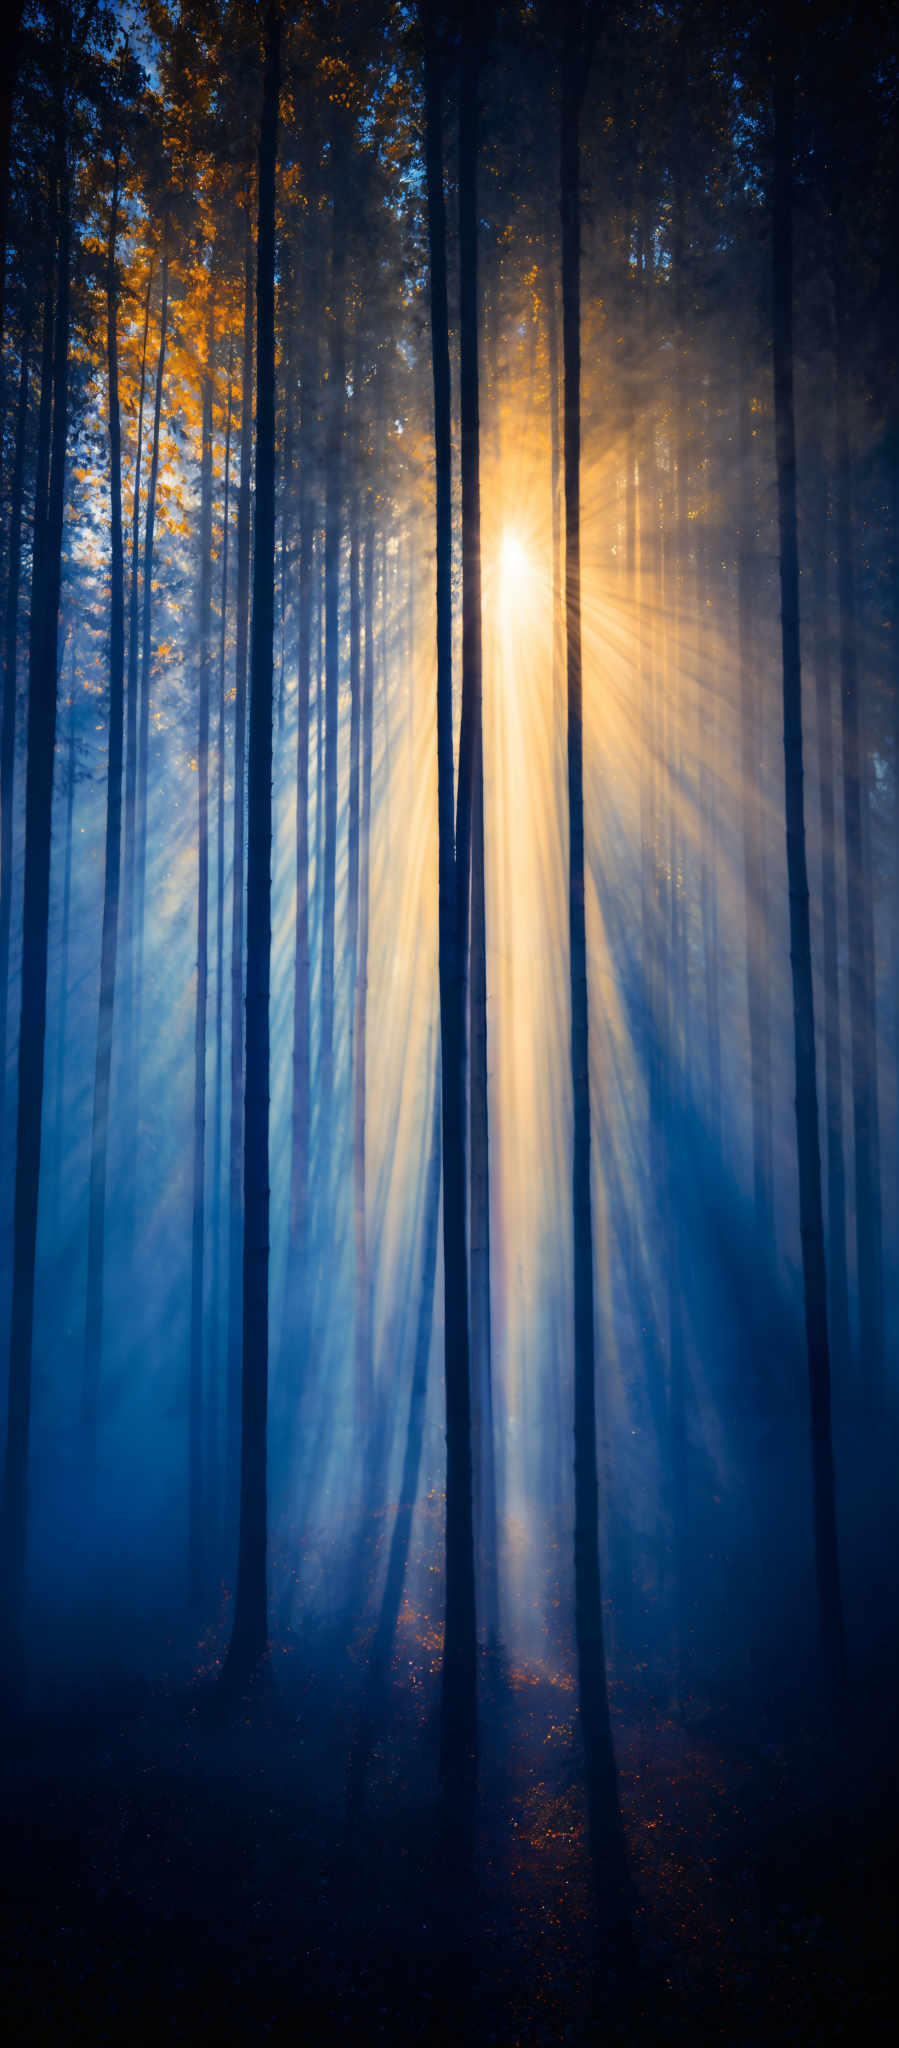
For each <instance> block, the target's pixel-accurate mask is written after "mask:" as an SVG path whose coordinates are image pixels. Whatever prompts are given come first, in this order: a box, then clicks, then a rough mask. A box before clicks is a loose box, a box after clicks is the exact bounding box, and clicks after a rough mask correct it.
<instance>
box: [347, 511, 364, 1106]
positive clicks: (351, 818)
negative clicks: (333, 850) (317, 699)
mask: <svg viewBox="0 0 899 2048" xmlns="http://www.w3.org/2000/svg"><path fill="white" fill-rule="evenodd" d="M348 517H349V528H350V563H349V582H350V775H349V790H348V803H347V950H348V953H349V974H350V1067H351V1070H352V1065H353V1061H352V1050H353V1047H352V1039H353V1032H354V1029H355V996H356V966H357V957H358V949H359V766H360V741H361V733H362V577H361V563H360V547H359V494H358V490H357V488H356V486H355V484H354V486H353V491H352V495H351V498H350V505H349V515H348Z"/></svg>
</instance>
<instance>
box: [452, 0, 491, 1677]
mask: <svg viewBox="0 0 899 2048" xmlns="http://www.w3.org/2000/svg"><path fill="white" fill-rule="evenodd" d="M478 79H479V60H478V50H477V31H476V29H475V27H474V26H472V27H471V28H470V29H469V32H468V33H467V34H466V37H465V40H464V42H463V47H462V57H461V83H460V103H459V415H460V418H459V427H460V432H459V454H460V467H461V482H462V716H463V721H464V722H465V725H466V728H469V727H470V741H469V744H470V760H471V770H470V772H471V795H470V803H471V827H470V830H471V909H470V917H471V924H470V964H469V1005H470V1008H469V1058H470V1063H471V1075H470V1090H469V1148H470V1150H469V1172H470V1229H471V1338H470V1341H471V1398H472V1423H473V1429H472V1464H473V1474H472V1477H473V1488H474V1504H473V1513H474V1526H475V1542H476V1551H477V1562H478V1565H479V1568H480V1576H481V1586H482V1591H483V1598H484V1621H485V1627H486V1632H487V1639H488V1642H489V1643H490V1644H491V1645H495V1643H496V1640H497V1636H498V1633H499V1606H498V1586H497V1560H496V1546H497V1527H496V1475H495V1466H494V1450H493V1385H492V1348H491V1328H490V1137H489V1120H488V1103H487V921H486V894H485V873H484V734H483V646H482V634H481V479H480V392H479V371H478V227H477V165H478ZM463 746H464V739H463V740H460V753H461V751H462V748H463ZM464 772H465V769H464V766H463V764H462V762H461V761H460V780H461V777H462V775H463V774H464ZM463 958H464V953H463Z"/></svg>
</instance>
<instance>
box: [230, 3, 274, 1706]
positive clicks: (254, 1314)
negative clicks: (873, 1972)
mask: <svg viewBox="0 0 899 2048" xmlns="http://www.w3.org/2000/svg"><path fill="white" fill-rule="evenodd" d="M280 56H281V9H280V7H279V6H278V5H277V0H270V4H269V6H268V9H267V12H266V22H265V78H264V87H263V100H262V117H261V121H260V127H259V227H258V236H257V270H256V465H255V474H256V512H255V526H254V549H253V623H252V645H251V657H250V721H249V723H250V744H249V777H248V796H247V803H248V847H249V857H248V866H247V1010H246V1019H247V1031H246V1084H245V1091H244V1118H245V1121H244V1253H243V1373H242V1390H241V1391H242V1400H241V1483H240V1540H239V1549H238V1560H237V1589H236V1594H235V1602H234V1626H233V1630H232V1635H231V1642H230V1645H229V1649H228V1655H227V1659H226V1662H225V1669H224V1673H223V1677H224V1680H225V1682H226V1684H228V1685H229V1686H230V1687H232V1688H235V1689H237V1690H244V1689H245V1688H246V1687H247V1686H248V1685H250V1684H252V1682H253V1680H254V1679H256V1678H257V1677H258V1676H259V1674H260V1672H261V1670H262V1667H263V1665H264V1662H265V1658H266V1652H267V1645H268V1598H267V1586H266V1552H267V1523H268V1481H267V1440H266V1439H267V1421H268V1310H269V1301H268V1293H269V1050H270V1048H269V1032H270V1020H269V986H270V976H271V945H272V912H271V897H272V874H271V861H272V660H273V648H274V628H275V165H276V159H277V147H278V94H279V83H280Z"/></svg>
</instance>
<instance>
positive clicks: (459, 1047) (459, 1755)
mask: <svg viewBox="0 0 899 2048" xmlns="http://www.w3.org/2000/svg"><path fill="white" fill-rule="evenodd" d="M422 25H423V30H424V85H425V176H426V189H427V211H428V250H429V265H430V300H431V356H432V370H433V380H434V462H435V480H436V571H437V811H438V929H439V982H440V1050H441V1063H442V1080H441V1094H442V1102H441V1108H442V1121H441V1130H442V1145H443V1273H444V1377H445V1388H446V1608H445V1621H444V1638H443V1670H442V1712H441V1775H442V1780H443V1786H444V1792H445V1795H446V1798H447V1801H448V1811H449V1810H450V1803H452V1804H455V1810H456V1815H457V1818H458V1819H459V1821H460V1824H462V1825H463V1826H464V1825H465V1824H466V1822H467V1820H468V1809H469V1804H470V1796H471V1794H470V1789H469V1791H468V1798H467V1799H466V1798H464V1797H463V1796H461V1795H463V1794H464V1793H465V1790H466V1788H471V1787H472V1786H473V1782H474V1768H475V1757H476V1741H477V1703H476V1702H477V1694H476V1680H477V1669H476V1636H475V1587H474V1539H473V1523H472V1472H471V1383H470V1369H469V1343H468V1272H467V1258H466V1244H465V1235H466V1232H465V1067H464V1058H465V1047H464V1028H463V1027H464V1010H463V1003H464V985H465V976H464V951H463V949H462V946H461V944H460V936H461V932H462V930H463V928H464V927H463V918H464V906H465V905H466V903H467V896H468V862H467V858H466V860H465V862H464V867H463V866H462V864H461V863H460V861H459V856H458V850H457V847H456V843H455V834H454V794H455V792H454V769H453V638H452V631H453V627H452V468H451V451H452V433H451V412H450V359H449V310H448V300H447V262H446V202H445V197H444V188H443V52H442V50H441V48H440V45H439V40H438V28H437V23H436V21H435V19H434V10H432V9H431V8H430V7H428V6H426V5H423V7H422Z"/></svg>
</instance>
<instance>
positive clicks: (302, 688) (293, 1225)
mask: <svg viewBox="0 0 899 2048" xmlns="http://www.w3.org/2000/svg"><path fill="white" fill-rule="evenodd" d="M309 276H310V273H309V271H308V270H307V282H308V281H309ZM304 348H305V350H306V351H307V353H306V359H305V362H304V365H303V375H302V380H301V391H302V412H301V418H300V438H301V445H300V522H299V527H300V530H299V554H300V560H299V579H298V591H297V597H298V609H299V620H298V645H297V787H296V878H295V886H296V910H295V922H294V935H295V936H294V980H293V1089H292V1095H291V1115H290V1215H289V1224H288V1239H287V1281H286V1288H285V1336H286V1340H287V1342H288V1343H289V1345H290V1346H291V1348H292V1350H294V1351H296V1352H298V1353H299V1355H300V1357H301V1359H304V1358H305V1331H306V1313H307V1288H308V1281H309V1266H308V1220H309V1136H310V1114H311V1106H310V1044H309V1039H310V996H309V989H310V963H309V702H310V691H311V687H312V589H313V575H314V568H315V554H314V550H315V500H314V498H313V495H312V491H311V488H310V477H311V474H312V469H313V460H314V455H313V450H314V427H315V420H316V400H315V394H316V392H317V388H318V349H317V342H316V340H315V338H314V336H312V335H311V334H309V333H307V332H306V331H305V330H304Z"/></svg>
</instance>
